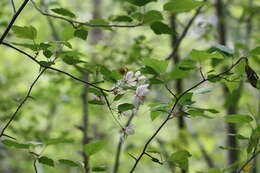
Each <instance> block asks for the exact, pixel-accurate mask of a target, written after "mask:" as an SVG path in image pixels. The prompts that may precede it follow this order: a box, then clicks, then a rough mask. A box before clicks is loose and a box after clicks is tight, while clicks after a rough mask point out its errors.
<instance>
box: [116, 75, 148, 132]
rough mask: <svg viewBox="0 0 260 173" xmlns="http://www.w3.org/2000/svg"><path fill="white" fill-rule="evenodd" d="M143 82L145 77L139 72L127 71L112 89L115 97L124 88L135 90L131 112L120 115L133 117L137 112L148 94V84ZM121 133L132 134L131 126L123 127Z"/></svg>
mask: <svg viewBox="0 0 260 173" xmlns="http://www.w3.org/2000/svg"><path fill="white" fill-rule="evenodd" d="M145 81H146V77H145V76H144V75H142V74H141V72H140V71H137V72H135V73H134V72H133V71H128V72H126V74H125V75H124V77H123V79H121V80H120V81H118V83H117V85H116V86H115V87H114V89H113V93H114V94H115V95H117V94H119V93H120V92H122V91H123V90H124V88H127V87H131V88H135V95H134V99H133V105H134V108H133V109H132V110H129V111H125V112H122V113H120V115H124V116H133V115H134V114H135V113H136V112H137V110H138V108H139V106H140V105H141V104H143V102H144V99H145V95H146V94H147V93H148V92H149V89H148V87H149V84H146V83H145ZM123 132H124V135H131V134H133V133H134V129H133V125H132V124H130V125H129V126H127V127H125V128H124V129H123Z"/></svg>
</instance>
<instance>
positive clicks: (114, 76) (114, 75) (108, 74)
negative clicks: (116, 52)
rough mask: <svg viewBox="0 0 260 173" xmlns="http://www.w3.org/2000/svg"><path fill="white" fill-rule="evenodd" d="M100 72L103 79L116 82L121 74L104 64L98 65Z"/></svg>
mask: <svg viewBox="0 0 260 173" xmlns="http://www.w3.org/2000/svg"><path fill="white" fill-rule="evenodd" d="M100 72H101V74H102V75H103V76H104V79H105V80H110V81H113V82H117V80H119V79H120V78H121V75H120V74H119V73H118V71H111V70H109V69H108V68H107V67H105V66H100Z"/></svg>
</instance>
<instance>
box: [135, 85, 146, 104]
mask: <svg viewBox="0 0 260 173" xmlns="http://www.w3.org/2000/svg"><path fill="white" fill-rule="evenodd" d="M148 87H149V84H145V85H140V86H139V87H137V88H136V91H135V98H134V105H135V107H138V106H139V105H140V104H142V103H143V101H144V98H145V95H146V94H147V93H148V91H149V89H148Z"/></svg>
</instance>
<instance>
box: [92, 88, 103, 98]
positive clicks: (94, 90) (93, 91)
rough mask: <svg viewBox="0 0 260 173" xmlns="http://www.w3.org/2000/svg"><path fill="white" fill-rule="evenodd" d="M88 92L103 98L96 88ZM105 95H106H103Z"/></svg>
mask: <svg viewBox="0 0 260 173" xmlns="http://www.w3.org/2000/svg"><path fill="white" fill-rule="evenodd" d="M88 92H90V93H93V94H95V95H97V96H104V95H103V93H102V92H101V91H100V90H98V89H96V88H88ZM105 95H106V94H105Z"/></svg>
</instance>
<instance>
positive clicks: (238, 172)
mask: <svg viewBox="0 0 260 173" xmlns="http://www.w3.org/2000/svg"><path fill="white" fill-rule="evenodd" d="M259 153H260V150H258V151H257V152H255V154H253V155H252V156H251V157H250V158H249V159H248V160H247V161H246V162H245V163H244V164H243V165H242V166H241V168H240V169H239V170H238V171H237V173H240V172H241V171H242V170H243V168H244V167H245V166H246V165H247V164H249V163H250V162H251V161H252V160H253V159H254V158H256V156H257V155H258V154H259Z"/></svg>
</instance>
